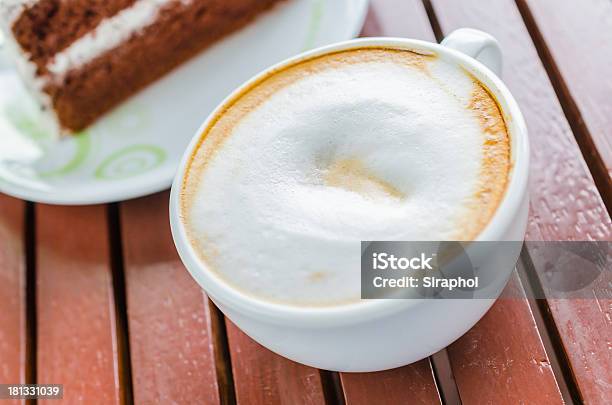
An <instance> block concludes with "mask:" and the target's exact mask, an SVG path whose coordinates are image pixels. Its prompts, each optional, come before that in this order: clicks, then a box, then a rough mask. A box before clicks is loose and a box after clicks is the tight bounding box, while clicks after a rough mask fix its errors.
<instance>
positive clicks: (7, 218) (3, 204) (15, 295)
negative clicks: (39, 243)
mask: <svg viewBox="0 0 612 405" xmlns="http://www.w3.org/2000/svg"><path fill="white" fill-rule="evenodd" d="M24 208H25V204H24V203H23V202H22V201H18V200H16V199H14V198H11V197H7V196H5V195H2V194H0V384H23V383H25V382H26V381H25V379H26V350H27V347H26V329H25V325H26V301H25V296H26V284H25V280H26V268H25V263H26V261H25V243H24V226H23V225H24V218H25V210H24ZM22 402H24V401H7V402H6V403H7V404H17V403H22Z"/></svg>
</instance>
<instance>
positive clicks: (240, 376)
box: [225, 319, 325, 405]
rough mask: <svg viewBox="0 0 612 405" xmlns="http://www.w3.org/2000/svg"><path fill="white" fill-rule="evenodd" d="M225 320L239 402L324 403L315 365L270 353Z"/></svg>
mask: <svg viewBox="0 0 612 405" xmlns="http://www.w3.org/2000/svg"><path fill="white" fill-rule="evenodd" d="M225 323H226V325H227V335H228V340H229V346H230V353H231V357H232V370H233V375H234V385H235V388H236V402H237V403H238V405H241V404H242V405H258V404H266V405H271V404H321V405H322V404H325V397H324V395H323V385H322V383H321V375H320V373H319V371H318V370H317V369H314V368H312V367H307V366H304V365H302V364H298V363H295V362H293V361H290V360H287V359H285V358H284V357H281V356H279V355H277V354H275V353H272V352H271V351H269V350H267V349H265V348H264V347H262V346H260V345H259V344H258V343H256V342H255V341H253V340H252V339H251V338H249V337H248V336H247V335H245V334H244V333H243V332H242V331H241V330H240V329H238V328H237V327H236V326H235V325H234V324H233V323H232V322H231V321H229V320H228V319H226V321H225Z"/></svg>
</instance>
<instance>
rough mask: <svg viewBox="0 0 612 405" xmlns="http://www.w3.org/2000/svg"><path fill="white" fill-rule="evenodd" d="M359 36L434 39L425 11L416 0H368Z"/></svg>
mask: <svg viewBox="0 0 612 405" xmlns="http://www.w3.org/2000/svg"><path fill="white" fill-rule="evenodd" d="M361 36H362V37H401V38H416V39H423V40H427V41H433V40H434V39H433V38H434V34H433V30H432V29H431V25H430V24H429V19H428V17H427V13H426V12H425V8H424V7H423V4H422V3H421V1H418V0H370V6H369V9H368V16H367V18H366V21H365V24H364V26H363V30H362V31H361Z"/></svg>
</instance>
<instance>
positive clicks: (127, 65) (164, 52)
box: [45, 0, 282, 131]
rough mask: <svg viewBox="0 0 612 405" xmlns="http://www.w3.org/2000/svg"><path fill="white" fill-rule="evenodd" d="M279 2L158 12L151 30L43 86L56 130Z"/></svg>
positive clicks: (206, 3) (219, 3)
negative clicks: (51, 109)
mask: <svg viewBox="0 0 612 405" xmlns="http://www.w3.org/2000/svg"><path fill="white" fill-rule="evenodd" d="M279 1H282V0H193V1H192V2H190V3H185V2H172V3H170V4H169V5H168V6H166V7H164V8H163V9H162V10H160V11H159V14H158V18H157V21H156V22H155V23H154V24H153V25H150V26H148V27H146V28H144V29H143V30H142V31H140V32H139V33H138V34H136V35H134V36H132V37H131V38H130V39H129V40H128V41H126V42H124V43H122V44H121V45H120V46H118V47H117V48H115V49H112V50H111V51H109V52H106V53H104V54H102V55H100V56H98V57H96V58H95V59H93V60H91V61H90V62H88V63H86V64H85V65H83V66H81V67H79V68H77V69H75V70H71V71H69V72H68V73H67V75H66V76H65V77H64V78H63V79H62V80H61V81H59V82H51V83H50V84H48V85H47V87H46V88H45V91H46V92H47V93H48V94H49V95H51V98H52V103H53V107H54V109H55V112H56V114H57V116H58V118H59V121H60V124H61V126H62V127H64V128H67V129H70V130H72V131H78V130H81V129H83V128H84V127H86V126H88V125H89V124H91V123H92V122H93V121H94V120H95V119H97V118H98V117H99V116H101V115H102V114H104V113H105V112H107V111H108V110H110V109H111V108H112V107H114V106H115V105H117V104H118V103H119V102H121V101H123V100H124V99H126V98H127V97H129V96H130V95H132V94H133V93H135V92H136V91H138V90H139V89H141V88H143V87H144V86H146V85H147V84H149V83H151V82H153V81H155V80H156V79H158V78H159V77H160V76H162V75H164V74H165V73H167V72H169V71H170V70H172V69H173V68H174V67H176V66H177V65H179V64H180V63H182V62H184V61H185V60H187V59H188V58H190V57H192V56H193V55H194V54H196V53H197V52H198V51H200V50H202V49H203V48H204V47H206V46H208V45H210V44H211V43H212V42H214V41H215V40H217V39H219V38H220V37H222V36H224V35H226V34H228V33H229V32H231V31H234V30H236V29H238V28H240V27H242V26H244V25H245V24H247V23H248V22H249V21H250V20H252V19H253V18H254V17H255V16H256V15H257V14H259V13H260V12H262V11H264V10H265V9H268V8H270V7H271V6H272V5H273V4H274V3H278V2H279ZM219 69H223V67H222V66H219ZM203 73H206V72H203ZM210 74H214V72H210Z"/></svg>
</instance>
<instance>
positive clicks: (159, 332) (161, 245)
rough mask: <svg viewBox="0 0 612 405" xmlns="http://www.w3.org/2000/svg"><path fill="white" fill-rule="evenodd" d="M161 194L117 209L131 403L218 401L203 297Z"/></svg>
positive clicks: (209, 325)
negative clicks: (185, 263) (175, 239)
mask: <svg viewBox="0 0 612 405" xmlns="http://www.w3.org/2000/svg"><path fill="white" fill-rule="evenodd" d="M168 198H169V196H168V193H167V192H165V193H160V194H156V195H154V196H151V197H146V198H141V199H138V200H133V201H128V202H126V203H122V204H121V207H120V210H121V228H122V235H123V237H122V239H123V246H124V257H125V280H126V295H127V309H128V323H129V328H128V329H129V335H130V352H131V359H132V381H133V393H134V402H135V403H137V404H149V403H151V404H152V403H170V402H172V403H188V402H198V403H207V404H209V403H210V404H214V403H219V389H218V386H217V372H216V367H215V353H214V347H213V342H214V339H213V327H212V322H211V316H210V309H209V307H208V305H209V304H208V303H209V301H208V299H207V297H206V296H205V295H204V293H203V292H202V290H201V288H200V287H199V286H198V285H197V284H196V282H195V281H194V280H193V279H192V278H191V276H190V275H189V273H188V272H187V270H185V268H184V267H183V265H182V264H181V262H180V259H179V257H178V255H177V253H176V249H175V247H174V244H173V242H172V236H171V234H170V226H169V222H168Z"/></svg>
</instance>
